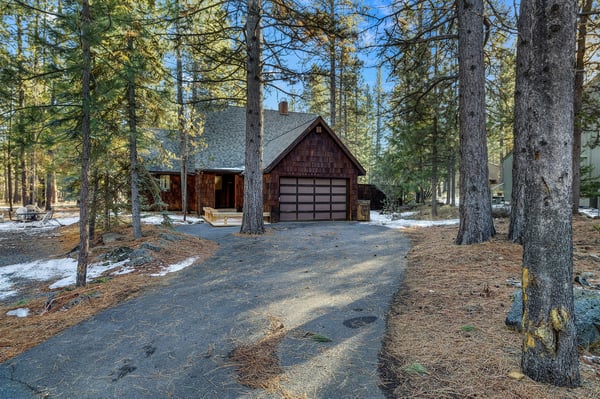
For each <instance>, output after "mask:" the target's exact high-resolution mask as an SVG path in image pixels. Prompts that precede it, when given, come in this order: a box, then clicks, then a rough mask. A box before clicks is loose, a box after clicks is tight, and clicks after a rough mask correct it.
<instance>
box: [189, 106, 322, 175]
mask: <svg viewBox="0 0 600 399" xmlns="http://www.w3.org/2000/svg"><path fill="white" fill-rule="evenodd" d="M318 118H319V117H318V116H317V115H315V114H307V113H302V112H288V113H287V114H286V115H282V114H280V113H279V111H273V110H265V111H264V138H263V145H264V149H263V165H265V166H269V165H271V164H272V163H273V161H274V160H275V159H276V158H277V157H278V156H279V155H280V154H281V153H282V152H284V151H285V150H287V149H288V148H289V147H290V145H291V144H292V143H294V142H295V141H296V139H297V138H298V137H300V136H301V135H302V133H304V132H305V131H306V130H307V129H308V128H309V127H310V126H311V125H312V124H313V123H314V122H315V121H316V120H317V119H318ZM202 139H203V140H204V141H205V142H206V143H208V147H207V148H206V149H203V150H202V151H201V152H200V153H199V154H198V156H197V157H196V168H198V169H204V170H220V169H222V170H240V171H241V170H244V158H245V147H246V108H245V107H228V108H225V109H224V110H222V111H219V112H214V113H211V114H209V115H207V117H206V122H205V124H204V133H203V134H202Z"/></svg>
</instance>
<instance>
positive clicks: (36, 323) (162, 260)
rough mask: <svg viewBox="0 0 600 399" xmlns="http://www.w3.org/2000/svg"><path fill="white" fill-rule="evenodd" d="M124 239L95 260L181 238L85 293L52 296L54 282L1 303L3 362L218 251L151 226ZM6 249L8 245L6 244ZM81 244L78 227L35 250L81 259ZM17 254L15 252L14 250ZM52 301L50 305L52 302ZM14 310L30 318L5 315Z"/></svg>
mask: <svg viewBox="0 0 600 399" xmlns="http://www.w3.org/2000/svg"><path fill="white" fill-rule="evenodd" d="M113 232H114V233H117V234H119V235H120V236H122V237H123V239H122V240H119V241H115V242H112V243H108V244H107V243H101V242H100V241H97V242H96V243H95V245H94V247H93V248H92V251H91V258H98V257H101V255H103V254H105V253H109V252H113V251H115V249H118V248H121V247H129V248H138V247H140V245H141V244H143V243H147V244H149V245H160V244H159V243H160V240H161V235H163V234H165V233H166V234H170V235H176V236H177V240H178V241H177V243H176V245H173V246H172V248H164V249H162V250H161V251H159V252H155V253H154V259H153V260H152V261H151V262H148V263H145V264H143V265H141V266H137V267H134V268H133V269H134V270H133V271H131V272H130V273H127V274H122V275H113V274H106V275H105V276H101V277H99V278H96V279H94V280H93V281H91V282H88V284H87V285H86V286H85V287H80V288H75V287H74V286H70V287H66V288H62V289H58V290H51V289H50V288H49V287H48V286H49V284H50V282H43V283H42V282H39V283H36V284H30V285H28V286H27V287H26V289H25V290H23V291H22V292H21V293H20V294H19V295H18V296H17V297H11V298H8V299H7V300H5V301H2V302H0V362H4V361H6V360H8V359H10V358H12V357H14V356H16V355H18V354H19V353H21V352H23V351H25V350H27V349H29V348H31V347H33V346H35V345H37V344H39V343H41V342H43V341H45V340H46V339H48V338H50V337H52V336H53V335H55V334H57V333H59V332H60V331H62V330H64V329H66V328H68V327H71V326H73V325H75V324H77V323H79V322H81V321H83V320H85V319H87V318H89V317H91V316H93V315H95V314H97V313H99V312H101V311H102V310H104V309H107V308H110V307H112V306H115V305H117V304H119V303H121V302H123V301H126V300H128V299H131V298H133V297H135V296H137V295H139V294H140V293H141V292H143V291H145V290H148V289H150V288H151V287H153V286H157V285H160V284H164V282H165V281H167V279H168V278H169V277H168V275H167V276H166V277H153V276H151V275H152V274H156V273H157V272H160V271H161V270H162V269H163V268H164V267H165V266H167V265H173V264H176V263H178V262H181V261H183V260H185V259H188V258H190V257H195V258H196V262H198V263H200V262H202V261H203V260H204V259H206V258H208V257H210V256H211V255H212V254H213V253H214V251H215V250H216V248H217V245H216V244H215V243H213V242H211V241H207V240H202V239H199V238H197V237H193V236H189V235H185V234H179V233H177V232H175V231H173V230H170V229H166V228H163V227H161V226H154V225H148V226H144V228H143V237H142V238H141V239H139V240H134V239H133V233H132V230H131V227H129V226H122V227H120V228H118V229H115V230H114V231H113ZM3 243H4V244H5V245H6V241H4V242H3ZM78 244H79V226H78V225H71V226H67V227H62V228H60V229H59V230H58V231H57V232H53V233H52V234H50V235H49V236H48V237H38V238H37V239H36V243H35V245H36V246H37V247H38V248H40V250H41V251H46V252H47V253H48V255H49V256H51V257H52V256H56V257H65V256H66V254H71V255H70V256H75V257H76V256H77V254H76V253H75V254H73V249H74V248H76V247H77V246H78ZM13 245H17V246H18V245H32V243H31V241H18V240H14V241H13ZM14 250H15V251H19V249H18V248H17V247H15V249H14ZM50 298H51V299H50ZM15 308H28V309H30V315H29V316H27V317H15V316H9V315H7V312H9V311H11V310H14V309H15Z"/></svg>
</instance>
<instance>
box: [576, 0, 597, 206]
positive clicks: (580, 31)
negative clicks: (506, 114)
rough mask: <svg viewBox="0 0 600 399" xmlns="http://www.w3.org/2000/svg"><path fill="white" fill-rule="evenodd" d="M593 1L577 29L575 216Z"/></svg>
mask: <svg viewBox="0 0 600 399" xmlns="http://www.w3.org/2000/svg"><path fill="white" fill-rule="evenodd" d="M592 3H593V0H584V3H583V7H582V9H581V11H582V12H581V16H580V17H579V24H578V27H577V53H576V57H575V87H574V98H573V113H574V115H575V123H574V124H573V214H574V215H576V214H577V213H578V212H579V197H580V191H581V173H580V172H581V108H582V98H583V78H584V72H585V46H586V44H585V43H586V37H587V23H588V19H589V13H590V11H591V10H592Z"/></svg>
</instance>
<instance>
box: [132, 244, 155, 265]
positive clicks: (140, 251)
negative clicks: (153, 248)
mask: <svg viewBox="0 0 600 399" xmlns="http://www.w3.org/2000/svg"><path fill="white" fill-rule="evenodd" d="M129 258H130V260H129V265H130V266H142V265H145V264H146V263H150V262H152V261H153V260H154V257H153V256H152V255H151V254H150V252H148V250H147V249H144V248H137V249H134V250H133V251H131V254H130V255H129Z"/></svg>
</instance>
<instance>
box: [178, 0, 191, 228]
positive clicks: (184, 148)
mask: <svg viewBox="0 0 600 399" xmlns="http://www.w3.org/2000/svg"><path fill="white" fill-rule="evenodd" d="M177 7H180V5H179V2H177ZM176 46H177V49H176V50H177V122H178V124H179V155H180V159H181V169H180V171H179V172H180V177H181V211H182V213H183V221H186V219H187V213H188V201H187V162H188V132H187V129H186V124H185V115H184V108H183V61H182V59H181V58H182V51H181V37H180V27H179V22H178V23H177V43H176Z"/></svg>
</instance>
